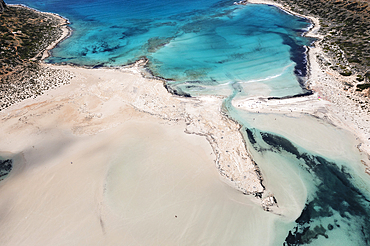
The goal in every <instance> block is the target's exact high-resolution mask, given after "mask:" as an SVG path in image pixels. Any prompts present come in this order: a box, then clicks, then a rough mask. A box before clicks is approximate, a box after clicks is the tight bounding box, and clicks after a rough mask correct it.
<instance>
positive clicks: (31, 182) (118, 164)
mask: <svg viewBox="0 0 370 246" xmlns="http://www.w3.org/2000/svg"><path fill="white" fill-rule="evenodd" d="M48 66H50V67H51V68H54V69H61V67H58V66H55V67H53V66H51V65H48ZM62 69H66V70H68V71H69V72H72V73H73V74H74V75H75V77H74V78H73V79H72V80H71V82H70V84H69V85H64V86H62V87H58V88H56V89H52V90H49V91H47V92H46V93H45V94H44V95H42V96H39V97H37V98H36V99H26V100H24V101H22V102H20V103H18V104H15V105H13V106H11V107H9V108H7V109H5V110H3V111H1V112H0V117H1V127H2V131H1V138H2V139H3V141H1V143H0V149H1V150H2V151H3V153H2V156H3V157H5V158H12V159H14V169H13V171H12V172H11V173H10V175H9V176H8V177H7V178H6V179H5V180H3V181H2V182H1V183H0V197H1V199H0V207H1V211H2V220H3V223H1V225H0V227H1V233H0V235H1V236H0V238H1V240H2V244H3V245H24V244H27V245H66V244H68V245H81V244H89V245H115V244H116V243H117V242H127V243H128V245H142V244H147V243H149V241H150V242H155V243H154V244H155V245H173V244H176V243H178V242H182V244H183V245H194V244H199V242H202V241H203V240H204V242H208V241H209V240H210V241H209V243H210V244H212V242H220V241H221V242H225V244H229V243H230V242H231V241H230V240H234V241H235V242H236V244H235V245H238V242H243V240H245V239H246V238H249V236H248V235H247V234H245V232H246V231H249V232H250V233H255V234H258V235H263V233H261V232H262V231H265V232H266V231H268V230H272V225H273V224H274V223H272V221H274V220H275V219H276V218H277V217H278V216H277V215H275V214H272V213H266V212H265V211H264V210H263V209H262V207H261V205H260V202H261V200H258V199H257V198H254V196H252V195H250V196H246V195H244V194H243V193H242V192H239V191H237V190H236V189H234V188H232V187H235V188H237V189H239V190H241V191H243V192H244V193H251V194H252V193H255V192H263V188H262V186H261V183H260V180H259V177H258V175H257V173H256V172H255V166H254V164H253V163H252V162H251V159H250V157H249V156H248V153H247V152H246V149H245V146H244V142H243V140H242V137H241V134H240V133H239V132H238V129H239V127H238V125H237V124H235V123H234V122H233V121H230V120H228V119H227V118H226V117H224V116H222V115H221V114H220V110H219V108H220V103H221V99H219V98H212V97H208V98H204V99H203V100H199V99H183V98H180V97H176V96H172V95H171V94H169V93H168V92H167V91H166V90H165V89H164V87H163V84H162V82H161V81H158V80H152V79H145V78H143V77H142V76H141V74H140V73H139V70H140V68H139V67H135V66H134V67H131V68H126V69H125V68H124V69H84V68H75V67H67V66H65V67H62ZM203 110H207V113H204V112H202V111H203ZM185 132H187V133H185ZM189 133H192V134H189ZM217 170H219V172H218V171H217ZM231 180H233V181H231ZM227 183H228V184H227ZM302 206H303V205H302ZM299 209H301V208H297V210H296V211H295V212H293V214H295V215H297V214H298V213H299ZM290 212H292V211H290ZM289 214H292V213H289ZM176 216H177V217H176ZM261 217H263V218H266V219H265V223H266V224H261V226H258V227H253V228H250V226H252V225H253V223H251V224H246V223H243V220H251V221H253V220H259V219H260V218H261ZM289 218H290V216H287V220H289ZM290 219H293V218H290ZM144 220H145V222H144ZM215 224H217V226H215V227H213V225H215ZM224 231H228V232H229V233H232V234H235V236H233V237H230V236H226V235H225V234H223V233H222V232H224ZM271 233H272V232H271ZM271 235H273V233H272V234H271ZM253 240H255V243H257V244H260V245H268V242H270V241H271V240H273V236H271V238H268V237H266V236H263V237H262V236H261V237H256V238H254V239H253ZM184 242H186V243H184ZM187 242H189V243H187ZM206 244H208V243H206Z"/></svg>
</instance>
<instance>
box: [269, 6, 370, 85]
mask: <svg viewBox="0 0 370 246" xmlns="http://www.w3.org/2000/svg"><path fill="white" fill-rule="evenodd" d="M274 1H276V2H279V3H281V4H283V5H288V6H289V7H290V9H291V10H293V11H295V12H297V13H300V14H304V15H311V16H315V17H318V18H319V19H320V25H321V28H320V32H321V34H323V35H324V38H323V40H322V41H321V42H320V45H321V46H322V48H323V50H324V52H325V53H326V55H327V56H329V57H330V58H331V59H330V60H331V61H330V62H328V63H327V64H325V65H327V66H330V68H332V69H333V70H336V71H338V72H339V73H340V74H341V75H343V76H350V75H352V74H358V75H359V76H358V78H359V79H360V80H359V79H357V80H358V81H362V80H364V79H366V82H369V81H370V29H369V28H368V27H369V26H370V2H369V1H367V0H274Z"/></svg>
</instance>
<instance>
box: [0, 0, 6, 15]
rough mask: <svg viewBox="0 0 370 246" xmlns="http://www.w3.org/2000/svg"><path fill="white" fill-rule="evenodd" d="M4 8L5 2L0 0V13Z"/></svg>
mask: <svg viewBox="0 0 370 246" xmlns="http://www.w3.org/2000/svg"><path fill="white" fill-rule="evenodd" d="M5 9H6V4H5V2H4V0H0V13H2V12H3V11H4V10H5Z"/></svg>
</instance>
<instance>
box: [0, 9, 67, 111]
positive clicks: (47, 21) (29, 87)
mask: <svg viewBox="0 0 370 246" xmlns="http://www.w3.org/2000/svg"><path fill="white" fill-rule="evenodd" d="M2 6H4V7H3V8H2V10H3V11H0V110H1V109H4V108H6V107H8V106H10V105H11V104H13V103H15V102H17V101H20V100H23V99H25V98H28V97H31V96H37V95H39V94H42V92H43V91H44V90H47V89H49V88H52V87H53V86H54V85H55V84H56V83H55V82H54V81H52V80H51V79H52V78H51V77H50V76H48V75H47V74H48V73H55V72H58V71H56V70H55V71H53V70H51V69H48V68H43V67H42V66H41V65H40V62H39V61H40V59H41V57H42V53H43V51H44V50H45V49H46V48H47V47H48V46H49V45H50V44H51V43H53V42H54V41H56V40H58V39H59V38H60V37H61V35H62V30H61V28H60V25H61V24H62V22H61V18H58V17H56V16H54V15H52V14H48V13H41V12H37V11H35V10H33V9H29V8H27V7H23V6H7V5H5V4H4V5H2ZM59 72H60V73H63V72H61V71H59ZM59 77H61V78H64V77H65V76H64V77H63V76H59ZM67 77H68V76H67ZM42 78H43V79H42ZM45 78H49V79H50V81H47V80H45ZM62 80H63V81H64V79H62Z"/></svg>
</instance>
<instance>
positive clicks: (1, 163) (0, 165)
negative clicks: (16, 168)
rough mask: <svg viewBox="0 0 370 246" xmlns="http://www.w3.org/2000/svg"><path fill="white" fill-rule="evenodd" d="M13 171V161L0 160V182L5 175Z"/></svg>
mask: <svg viewBox="0 0 370 246" xmlns="http://www.w3.org/2000/svg"><path fill="white" fill-rule="evenodd" d="M12 169H13V161H12V160H11V159H7V160H0V180H3V179H4V178H5V176H6V175H8V174H9V173H10V171H12Z"/></svg>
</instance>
